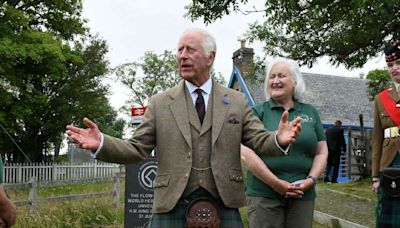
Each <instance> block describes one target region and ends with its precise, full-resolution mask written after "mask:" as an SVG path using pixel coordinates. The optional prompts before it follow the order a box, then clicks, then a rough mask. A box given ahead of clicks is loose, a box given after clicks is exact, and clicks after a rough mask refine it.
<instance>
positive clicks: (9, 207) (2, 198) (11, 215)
mask: <svg viewBox="0 0 400 228" xmlns="http://www.w3.org/2000/svg"><path fill="white" fill-rule="evenodd" d="M2 183H3V160H2V159H1V156H0V227H1V228H3V227H4V228H6V227H11V226H12V225H14V224H15V219H16V216H17V209H16V207H15V204H14V203H13V202H11V200H10V199H8V197H7V194H6V192H5V191H4V188H3V186H2Z"/></svg>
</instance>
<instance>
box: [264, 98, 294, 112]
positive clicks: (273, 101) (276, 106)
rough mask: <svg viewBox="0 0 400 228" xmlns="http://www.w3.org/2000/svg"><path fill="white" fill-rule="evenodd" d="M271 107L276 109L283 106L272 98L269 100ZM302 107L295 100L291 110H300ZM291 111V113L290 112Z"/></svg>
mask: <svg viewBox="0 0 400 228" xmlns="http://www.w3.org/2000/svg"><path fill="white" fill-rule="evenodd" d="M268 103H269V106H270V108H271V109H276V108H282V106H280V105H278V104H277V103H276V102H275V100H274V99H272V98H270V99H269V100H268ZM300 108H301V106H300V103H299V102H298V101H297V100H294V105H293V107H292V108H290V110H300ZM290 110H289V111H290Z"/></svg>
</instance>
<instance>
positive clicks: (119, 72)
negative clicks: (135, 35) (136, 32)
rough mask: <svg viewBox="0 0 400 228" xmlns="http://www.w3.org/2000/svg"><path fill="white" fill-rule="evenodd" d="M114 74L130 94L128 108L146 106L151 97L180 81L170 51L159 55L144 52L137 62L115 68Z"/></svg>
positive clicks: (174, 60)
mask: <svg viewBox="0 0 400 228" xmlns="http://www.w3.org/2000/svg"><path fill="white" fill-rule="evenodd" d="M114 73H115V74H116V76H117V78H118V80H119V81H121V82H122V84H124V85H125V86H126V87H127V88H129V89H130V91H131V92H132V100H130V101H128V104H127V106H128V108H131V107H134V106H140V107H144V106H146V105H147V102H148V101H149V99H150V97H151V96H153V95H154V94H156V93H158V92H161V91H164V90H166V89H167V88H170V87H172V86H174V85H176V84H177V83H178V82H179V80H180V77H179V73H178V63H177V62H176V58H175V55H174V54H172V52H171V51H164V53H163V54H160V55H157V54H155V53H154V52H151V51H149V52H146V53H145V54H144V56H143V57H142V58H141V59H140V60H139V61H137V62H129V63H124V64H121V65H119V66H117V67H116V68H115V69H114Z"/></svg>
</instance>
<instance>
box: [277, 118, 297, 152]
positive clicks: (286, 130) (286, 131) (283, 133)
mask: <svg viewBox="0 0 400 228" xmlns="http://www.w3.org/2000/svg"><path fill="white" fill-rule="evenodd" d="M300 121H301V119H300V118H299V117H297V118H296V119H294V120H293V121H291V122H289V112H288V111H284V112H283V113H282V117H281V120H280V122H279V126H278V132H277V135H276V138H277V140H278V143H279V145H281V146H288V145H289V144H293V143H294V142H295V141H296V137H297V136H298V135H299V134H300V131H301V123H300Z"/></svg>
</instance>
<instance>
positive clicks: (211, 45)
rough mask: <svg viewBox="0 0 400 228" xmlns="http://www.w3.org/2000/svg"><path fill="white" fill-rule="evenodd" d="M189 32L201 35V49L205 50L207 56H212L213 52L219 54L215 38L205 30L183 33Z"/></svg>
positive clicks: (190, 29) (192, 30) (192, 29)
mask: <svg viewBox="0 0 400 228" xmlns="http://www.w3.org/2000/svg"><path fill="white" fill-rule="evenodd" d="M188 32H197V33H199V34H200V35H201V47H202V48H203V51H204V53H205V54H206V56H207V57H208V56H210V54H211V52H215V53H216V52H217V44H216V42H215V38H214V37H213V36H212V35H211V34H210V33H208V32H207V31H206V30H204V29H200V28H189V29H187V30H185V31H184V32H183V34H185V33H188Z"/></svg>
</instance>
